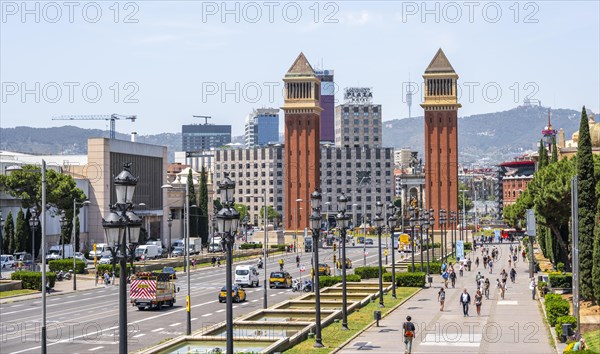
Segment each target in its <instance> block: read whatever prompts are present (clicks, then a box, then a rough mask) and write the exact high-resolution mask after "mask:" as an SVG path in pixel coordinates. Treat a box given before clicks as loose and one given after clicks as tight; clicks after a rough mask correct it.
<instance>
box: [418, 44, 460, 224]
mask: <svg viewBox="0 0 600 354" xmlns="http://www.w3.org/2000/svg"><path fill="white" fill-rule="evenodd" d="M423 79H424V81H425V99H424V102H423V103H422V104H421V107H423V109H424V110H425V171H426V172H425V173H426V174H425V185H426V187H425V190H426V206H427V209H431V208H433V209H434V212H435V221H436V222H435V226H434V227H435V229H439V223H438V222H439V220H438V216H439V210H440V209H446V211H447V212H448V215H449V213H450V211H457V212H458V109H459V108H460V107H461V105H460V103H458V99H457V95H456V81H457V80H458V75H457V74H456V72H455V71H454V69H453V68H452V65H450V62H449V61H448V58H446V55H445V54H444V52H443V51H442V49H441V48H440V49H439V50H438V52H437V53H436V54H435V56H434V57H433V60H432V61H431V63H430V64H429V66H428V67H427V69H426V70H425V74H423Z"/></svg>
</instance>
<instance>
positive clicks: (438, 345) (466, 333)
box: [339, 244, 555, 354]
mask: <svg viewBox="0 0 600 354" xmlns="http://www.w3.org/2000/svg"><path fill="white" fill-rule="evenodd" d="M494 245H495V246H497V247H498V248H499V249H501V253H500V254H501V256H500V258H499V259H500V260H502V261H498V263H499V264H498V265H500V264H501V265H502V266H501V267H499V266H498V265H495V266H494V270H493V274H489V271H488V270H486V269H484V268H483V265H481V264H480V267H479V268H472V269H471V271H470V272H468V271H465V273H464V277H462V278H461V277H458V278H457V281H456V288H454V289H452V287H450V288H449V289H446V304H445V308H444V311H443V312H441V311H440V307H439V303H438V301H437V293H438V291H439V289H440V287H442V286H443V282H442V278H441V276H440V275H434V282H433V284H432V285H433V287H432V288H426V289H423V290H422V291H420V292H419V293H418V294H417V295H415V296H413V297H412V298H411V299H410V300H408V301H407V302H405V303H404V304H403V305H402V306H400V307H399V308H398V309H396V310H395V311H393V312H392V313H390V314H389V315H388V316H387V317H385V318H384V319H383V320H381V321H380V322H379V323H380V326H379V327H376V326H373V327H371V328H369V329H367V330H366V331H365V332H363V333H362V334H360V335H359V336H358V337H357V338H355V339H354V340H352V341H350V342H349V343H348V344H347V345H346V346H345V347H344V348H342V349H341V350H340V351H339V353H346V354H347V353H360V352H364V351H365V350H369V351H371V352H376V353H403V352H404V343H403V330H402V324H403V323H404V321H405V320H406V316H407V315H410V316H411V317H412V322H413V323H414V324H415V326H416V336H415V339H414V341H413V350H412V352H413V353H441V352H444V353H525V352H526V353H554V352H555V351H554V348H553V347H552V346H551V345H550V342H549V338H548V335H547V332H546V328H545V325H544V322H543V319H542V313H541V310H540V309H539V308H538V301H533V300H532V299H531V291H530V290H529V279H528V273H527V264H525V263H523V262H522V261H519V262H518V263H517V266H516V270H517V278H516V282H515V284H513V283H511V282H510V279H509V280H508V290H507V292H506V294H505V297H504V300H501V299H500V293H499V292H498V291H497V289H496V288H495V284H496V278H499V277H500V276H499V273H500V271H501V270H502V268H503V267H504V268H506V269H507V271H509V268H508V262H507V260H508V252H509V250H508V247H509V245H508V244H494ZM476 255H479V256H480V258H481V253H480V252H479V249H478V251H477V254H473V253H472V254H471V259H472V260H474V258H475V256H476ZM473 267H475V263H474V262H473ZM456 269H457V268H456V267H455V270H456ZM478 271H480V272H481V274H482V275H484V276H485V277H488V276H490V278H491V279H490V281H491V283H492V285H491V287H490V299H489V300H486V299H485V297H484V300H483V304H482V306H481V316H479V317H478V316H477V311H476V308H475V305H471V306H470V307H469V317H466V318H465V317H463V313H462V305H461V304H460V303H459V296H460V293H461V292H462V289H463V288H464V287H466V288H467V291H468V292H469V294H470V295H471V300H472V301H473V302H474V297H475V293H476V291H475V276H476V274H477V272H478Z"/></svg>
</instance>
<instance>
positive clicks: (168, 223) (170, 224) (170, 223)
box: [167, 215, 173, 258]
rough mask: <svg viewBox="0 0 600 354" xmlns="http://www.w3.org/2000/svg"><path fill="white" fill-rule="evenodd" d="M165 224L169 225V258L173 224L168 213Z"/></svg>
mask: <svg viewBox="0 0 600 354" xmlns="http://www.w3.org/2000/svg"><path fill="white" fill-rule="evenodd" d="M167 226H169V243H168V244H167V247H169V248H168V250H169V258H171V227H172V226H173V218H171V216H170V215H169V218H168V219H167Z"/></svg>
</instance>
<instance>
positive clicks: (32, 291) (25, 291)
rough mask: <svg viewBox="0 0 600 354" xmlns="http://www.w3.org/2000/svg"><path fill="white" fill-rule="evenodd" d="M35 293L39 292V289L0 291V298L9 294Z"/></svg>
mask: <svg viewBox="0 0 600 354" xmlns="http://www.w3.org/2000/svg"><path fill="white" fill-rule="evenodd" d="M35 293H39V291H37V290H31V289H21V290H7V291H0V299H2V298H5V297H10V296H17V295H27V294H35Z"/></svg>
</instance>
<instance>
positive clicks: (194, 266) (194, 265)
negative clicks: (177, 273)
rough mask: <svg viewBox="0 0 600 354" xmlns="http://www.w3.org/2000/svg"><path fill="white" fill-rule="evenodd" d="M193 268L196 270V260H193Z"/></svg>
mask: <svg viewBox="0 0 600 354" xmlns="http://www.w3.org/2000/svg"><path fill="white" fill-rule="evenodd" d="M192 268H193V269H194V270H196V258H192Z"/></svg>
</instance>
